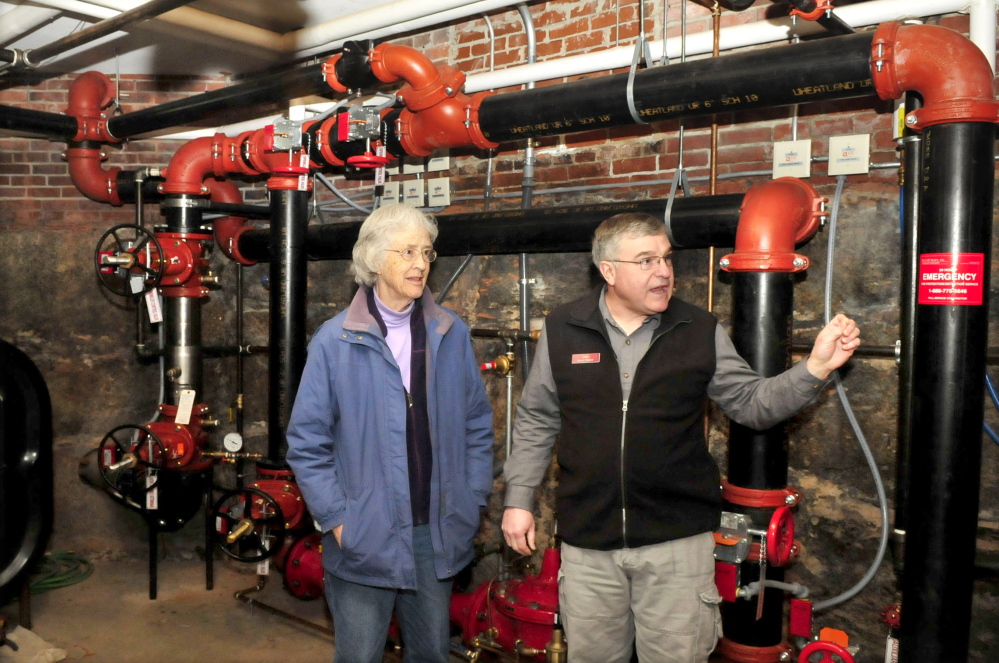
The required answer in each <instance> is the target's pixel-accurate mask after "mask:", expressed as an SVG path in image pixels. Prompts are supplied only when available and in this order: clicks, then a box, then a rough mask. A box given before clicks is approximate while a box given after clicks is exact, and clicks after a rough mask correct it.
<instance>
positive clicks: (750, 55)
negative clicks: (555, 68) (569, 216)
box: [479, 32, 875, 143]
mask: <svg viewBox="0 0 999 663" xmlns="http://www.w3.org/2000/svg"><path fill="white" fill-rule="evenodd" d="M873 35H874V33H873V32H861V33H857V34H852V35H846V36H843V37H830V38H828V39H820V40H816V41H810V42H803V43H800V44H792V45H789V46H781V47H778V48H768V49H765V50H757V51H750V52H747V53H738V54H736V55H728V56H724V57H718V58H706V59H702V60H694V61H691V62H685V63H681V64H673V65H670V66H668V67H652V68H649V69H644V70H642V71H639V72H638V73H636V74H635V77H634V86H633V90H634V93H633V97H634V102H635V107H636V108H637V110H638V113H639V115H640V116H641V117H642V119H643V120H645V121H646V122H660V121H663V120H672V119H678V118H682V117H694V116H701V115H712V114H715V113H719V112H733V111H745V110H750V109H755V108H772V107H776V106H788V105H792V104H804V103H811V102H816V101H827V100H831V99H845V98H850V97H862V96H870V95H873V94H875V90H874V87H873V84H872V83H871V65H870V59H871V41H872V39H873ZM628 77H629V74H626V73H624V74H616V75H613V76H601V77H598V78H588V79H583V80H580V81H575V82H572V83H566V84H564V85H552V86H547V87H542V88H536V89H534V90H522V91H519V92H510V93H507V94H499V95H494V96H491V97H488V98H486V99H485V100H484V101H483V102H482V107H481V109H480V110H479V123H480V126H481V128H482V132H483V134H484V135H485V136H486V138H488V139H489V140H492V141H495V142H499V143H502V142H505V141H511V140H520V139H523V138H529V137H537V136H550V135H555V134H564V133H572V132H575V131H590V130H593V129H604V128H609V127H616V126H624V125H633V124H634V123H635V121H634V119H633V118H632V116H631V111H630V110H629V108H628V98H627V87H628Z"/></svg>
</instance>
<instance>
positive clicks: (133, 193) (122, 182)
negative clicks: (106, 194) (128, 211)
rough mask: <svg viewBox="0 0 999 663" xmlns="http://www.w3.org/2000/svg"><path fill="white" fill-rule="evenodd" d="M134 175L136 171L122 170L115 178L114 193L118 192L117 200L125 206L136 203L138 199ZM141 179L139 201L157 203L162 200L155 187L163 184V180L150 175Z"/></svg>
mask: <svg viewBox="0 0 999 663" xmlns="http://www.w3.org/2000/svg"><path fill="white" fill-rule="evenodd" d="M135 173H136V171H134V170H123V171H121V172H119V173H118V176H117V177H115V191H117V192H118V198H119V199H120V200H121V202H122V203H123V204H125V205H129V204H131V203H135V202H138V200H139V198H140V192H139V191H138V188H139V186H138V185H137V184H136V178H135ZM141 179H142V191H141V199H142V201H143V202H146V203H158V202H160V201H161V200H163V194H162V193H160V191H159V189H158V188H157V187H158V186H159V185H160V184H161V183H162V182H163V179H164V178H162V177H160V176H158V175H151V176H147V177H143V178H141Z"/></svg>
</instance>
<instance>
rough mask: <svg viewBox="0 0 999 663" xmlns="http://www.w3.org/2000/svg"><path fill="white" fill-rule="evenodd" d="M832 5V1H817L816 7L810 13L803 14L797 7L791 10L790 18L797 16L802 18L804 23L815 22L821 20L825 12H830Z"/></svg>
mask: <svg viewBox="0 0 999 663" xmlns="http://www.w3.org/2000/svg"><path fill="white" fill-rule="evenodd" d="M832 9H833V3H832V0H818V1H817V2H816V7H815V9H813V10H812V11H810V12H803V11H801V10H800V9H798V8H797V7H794V8H792V9H791V16H797V17H799V18H803V19H805V20H806V21H817V20H819V19H820V18H822V15H823V14H825V13H826V12H827V11H832Z"/></svg>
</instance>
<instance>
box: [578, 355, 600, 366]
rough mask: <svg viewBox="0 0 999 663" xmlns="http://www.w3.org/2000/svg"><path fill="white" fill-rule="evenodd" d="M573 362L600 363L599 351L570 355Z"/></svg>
mask: <svg viewBox="0 0 999 663" xmlns="http://www.w3.org/2000/svg"><path fill="white" fill-rule="evenodd" d="M572 363H573V364H599V363H600V353H599V352H583V353H581V354H578V355H572Z"/></svg>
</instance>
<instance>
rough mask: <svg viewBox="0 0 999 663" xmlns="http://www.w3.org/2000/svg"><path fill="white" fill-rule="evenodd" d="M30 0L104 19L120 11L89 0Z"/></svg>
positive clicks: (53, 7)
mask: <svg viewBox="0 0 999 663" xmlns="http://www.w3.org/2000/svg"><path fill="white" fill-rule="evenodd" d="M32 2H34V3H35V4H38V5H42V6H44V7H50V8H52V9H59V10H61V11H66V12H72V13H73V14H79V15H81V16H89V17H90V18H99V19H105V18H111V17H113V16H117V15H118V14H120V13H121V12H120V11H115V10H114V9H108V8H106V7H99V6H97V5H95V4H92V3H90V2H80V1H79V0H32Z"/></svg>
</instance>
